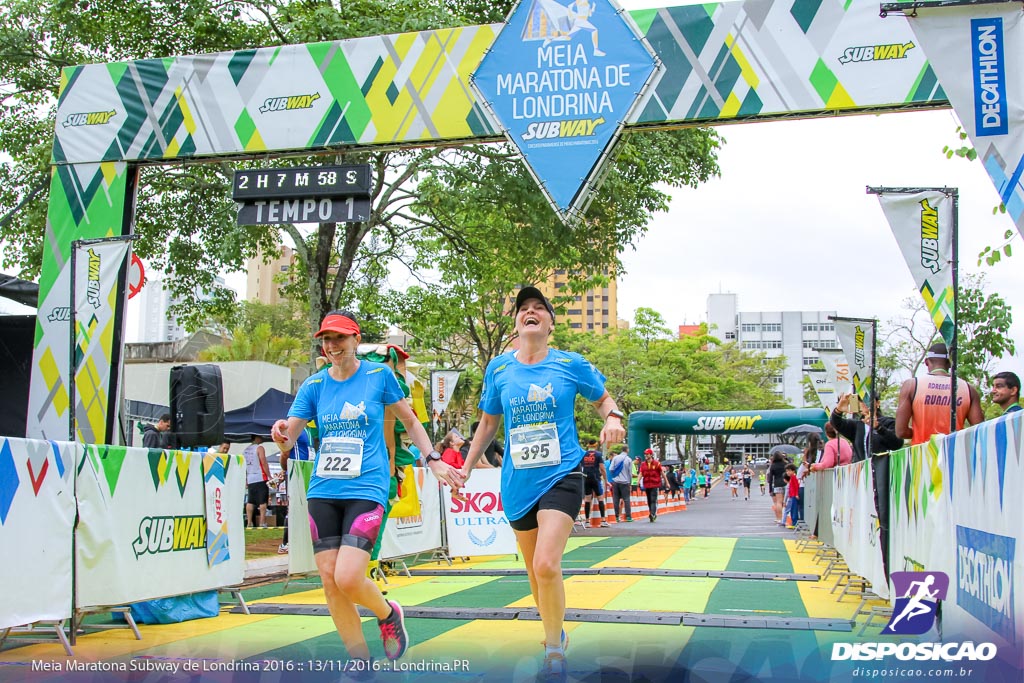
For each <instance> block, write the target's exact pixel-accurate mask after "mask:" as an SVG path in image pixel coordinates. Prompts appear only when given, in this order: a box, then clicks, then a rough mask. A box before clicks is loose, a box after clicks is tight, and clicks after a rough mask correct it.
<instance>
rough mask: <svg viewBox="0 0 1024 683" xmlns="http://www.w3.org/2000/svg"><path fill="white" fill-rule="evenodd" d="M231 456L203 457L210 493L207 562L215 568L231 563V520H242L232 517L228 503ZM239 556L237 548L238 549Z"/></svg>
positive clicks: (214, 454) (208, 498) (207, 517)
mask: <svg viewBox="0 0 1024 683" xmlns="http://www.w3.org/2000/svg"><path fill="white" fill-rule="evenodd" d="M230 466H231V456H230V455H226V454H220V453H207V454H206V455H204V456H203V482H204V484H205V487H204V488H205V493H206V561H207V563H208V564H209V565H210V566H211V567H213V566H216V565H218V564H220V563H221V562H227V561H228V560H229V559H231V542H230V541H231V539H230V534H229V531H230V527H231V526H232V525H230V524H229V523H228V520H230V519H231V518H234V519H235V523H236V524H241V522H240V521H239V520H238V517H237V516H236V515H235V514H233V513H230V512H229V510H228V509H227V507H226V502H227V491H226V490H225V488H226V487H227V471H228V468H229V467H230ZM236 552H237V548H236Z"/></svg>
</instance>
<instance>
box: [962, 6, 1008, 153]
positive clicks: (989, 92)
mask: <svg viewBox="0 0 1024 683" xmlns="http://www.w3.org/2000/svg"><path fill="white" fill-rule="evenodd" d="M971 71H972V72H973V74H974V133H975V135H977V136H979V137H985V136H988V135H1006V131H1007V111H1006V64H1005V62H1004V60H1003V19H1002V17H990V18H985V19H972V20H971Z"/></svg>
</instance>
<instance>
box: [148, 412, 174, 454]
mask: <svg viewBox="0 0 1024 683" xmlns="http://www.w3.org/2000/svg"><path fill="white" fill-rule="evenodd" d="M170 430H171V414H170V413H164V414H163V415H161V416H160V419H159V420H158V421H157V423H156V424H155V425H151V424H148V425H146V426H145V427H144V428H143V429H142V447H143V448H159V449H164V448H170V446H171V442H170V436H171V434H170Z"/></svg>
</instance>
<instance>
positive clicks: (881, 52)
mask: <svg viewBox="0 0 1024 683" xmlns="http://www.w3.org/2000/svg"><path fill="white" fill-rule="evenodd" d="M915 47H917V46H916V45H914V44H913V43H892V44H890V45H862V46H860V47H848V48H846V49H845V50H843V56H842V57H840V58H839V63H840V64H849V63H851V62H881V61H886V60H890V59H906V58H907V53H908V52H910V51H911V50H913V49H914V48H915Z"/></svg>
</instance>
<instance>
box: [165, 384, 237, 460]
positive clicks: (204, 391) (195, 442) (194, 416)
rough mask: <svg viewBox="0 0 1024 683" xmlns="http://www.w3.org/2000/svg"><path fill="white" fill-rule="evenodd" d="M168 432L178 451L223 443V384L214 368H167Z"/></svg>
mask: <svg viewBox="0 0 1024 683" xmlns="http://www.w3.org/2000/svg"><path fill="white" fill-rule="evenodd" d="M171 432H172V433H173V435H174V436H173V439H174V441H175V443H176V445H177V446H178V447H179V448H192V447H194V446H216V445H219V444H220V443H221V442H222V441H223V440H224V384H223V382H222V381H221V377H220V368H219V367H217V366H216V365H179V366H176V367H173V368H171Z"/></svg>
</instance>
